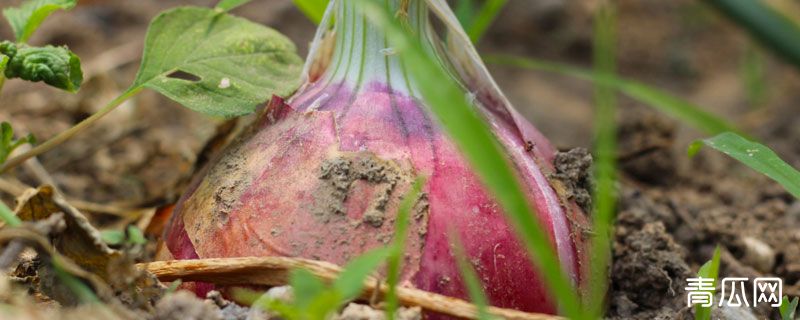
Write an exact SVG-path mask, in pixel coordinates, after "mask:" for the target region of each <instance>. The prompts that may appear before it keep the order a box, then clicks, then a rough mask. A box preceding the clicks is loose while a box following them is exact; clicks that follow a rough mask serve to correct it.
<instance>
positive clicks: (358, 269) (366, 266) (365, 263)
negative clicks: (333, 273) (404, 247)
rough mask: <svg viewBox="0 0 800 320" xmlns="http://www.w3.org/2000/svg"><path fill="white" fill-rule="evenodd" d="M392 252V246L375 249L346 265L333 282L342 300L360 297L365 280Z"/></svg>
mask: <svg viewBox="0 0 800 320" xmlns="http://www.w3.org/2000/svg"><path fill="white" fill-rule="evenodd" d="M390 253H391V248H378V249H373V250H370V251H368V252H367V253H364V254H362V255H360V256H358V257H357V258H355V259H353V260H352V261H350V262H349V263H348V264H347V265H345V267H344V271H342V273H341V274H340V275H339V277H338V278H336V281H334V283H333V288H334V289H335V290H336V291H337V292H338V293H339V295H340V298H341V301H342V302H346V301H349V300H352V299H354V298H356V297H358V295H359V294H360V293H361V289H362V288H363V287H364V280H365V279H366V278H367V277H368V276H369V275H370V274H371V273H372V272H373V271H374V270H375V268H377V267H378V265H380V264H381V263H383V262H384V261H385V260H386V258H387V257H388V256H389V254H390Z"/></svg>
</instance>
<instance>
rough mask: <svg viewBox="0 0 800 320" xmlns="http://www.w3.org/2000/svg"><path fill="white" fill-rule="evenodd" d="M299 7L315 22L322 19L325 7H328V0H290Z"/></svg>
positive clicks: (317, 22)
mask: <svg viewBox="0 0 800 320" xmlns="http://www.w3.org/2000/svg"><path fill="white" fill-rule="evenodd" d="M292 1H294V4H295V5H297V7H298V8H300V11H303V13H304V14H305V15H306V17H308V18H309V19H311V21H313V22H314V23H316V24H319V23H320V22H321V21H322V16H323V15H324V14H325V8H327V7H328V0H292Z"/></svg>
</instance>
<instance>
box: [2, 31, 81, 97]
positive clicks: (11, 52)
mask: <svg viewBox="0 0 800 320" xmlns="http://www.w3.org/2000/svg"><path fill="white" fill-rule="evenodd" d="M0 54H3V55H6V56H8V57H9V58H10V60H9V61H8V64H7V65H6V68H5V70H4V74H5V77H6V78H9V79H11V78H20V79H22V80H27V81H32V82H39V81H41V82H44V83H46V84H49V85H51V86H53V87H56V88H59V89H63V90H66V91H69V92H77V91H78V89H80V87H81V82H83V72H82V71H81V59H80V58H78V56H76V55H75V54H74V53H72V51H69V49H67V47H54V46H44V47H31V46H28V45H25V44H21V45H17V44H14V43H11V42H9V41H3V42H2V43H0Z"/></svg>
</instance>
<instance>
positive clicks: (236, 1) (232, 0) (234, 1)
mask: <svg viewBox="0 0 800 320" xmlns="http://www.w3.org/2000/svg"><path fill="white" fill-rule="evenodd" d="M250 1H253V0H220V1H219V2H218V3H217V6H216V8H217V9H220V10H222V11H231V10H233V9H234V8H236V7H238V6H241V5H243V4H246V3H248V2H250Z"/></svg>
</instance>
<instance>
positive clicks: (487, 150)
mask: <svg viewBox="0 0 800 320" xmlns="http://www.w3.org/2000/svg"><path fill="white" fill-rule="evenodd" d="M358 3H360V4H361V5H362V6H363V9H364V10H365V11H366V16H367V18H368V19H370V20H371V21H372V22H374V23H375V24H376V26H377V27H379V28H381V29H382V30H383V31H384V32H385V33H386V34H387V36H388V38H389V42H390V44H391V45H392V47H393V48H394V49H395V50H396V51H397V52H398V54H399V57H400V59H401V61H402V62H403V64H404V65H405V66H407V68H408V71H409V74H410V76H411V77H412V78H413V79H414V81H415V83H416V84H417V85H418V86H419V88H420V91H421V93H422V96H423V98H424V99H425V102H426V104H427V106H428V107H429V108H430V110H431V112H433V114H434V116H435V117H436V119H437V120H439V123H441V124H442V127H443V128H444V129H445V131H446V132H447V133H448V135H449V136H450V137H451V138H452V139H453V140H454V141H455V142H456V145H457V146H458V147H459V149H460V150H461V151H462V152H463V154H464V155H465V157H466V158H467V159H468V160H469V161H470V163H471V165H472V168H474V169H475V171H476V173H477V174H478V176H479V177H480V178H481V181H482V182H483V183H484V185H485V186H486V187H487V188H488V189H489V190H490V191H491V193H492V195H493V196H495V199H497V201H498V202H499V203H500V204H501V205H502V207H503V209H504V210H503V212H504V213H505V214H506V216H507V218H508V219H509V221H510V222H509V224H510V225H512V226H514V228H515V230H516V231H517V235H518V236H519V238H520V240H521V242H522V243H523V244H524V245H525V249H526V250H527V252H528V253H529V254H530V258H531V261H532V262H533V263H534V264H535V265H536V266H537V267H538V268H539V270H540V271H541V274H545V275H547V276H546V277H543V278H544V279H543V281H545V283H546V284H547V286H548V288H549V289H550V290H551V292H552V293H553V295H554V296H555V298H554V300H555V301H558V303H559V305H560V307H561V310H563V312H564V313H565V315H566V316H568V317H571V318H574V319H578V318H581V317H580V315H581V307H580V303H579V300H578V296H577V294H576V292H575V291H574V290H573V287H572V285H571V284H570V281H569V280H568V279H567V277H566V275H565V274H564V271H563V270H562V269H561V263H560V262H559V260H558V256H557V255H556V253H555V250H554V249H553V247H552V246H551V243H550V239H549V237H548V236H547V234H548V233H547V232H546V231H544V230H543V229H542V227H541V226H540V225H539V222H538V221H537V220H536V218H535V217H536V214H535V213H534V212H533V211H532V208H531V207H530V206H529V205H528V200H527V196H526V195H525V193H523V192H522V191H521V190H522V189H521V187H520V183H519V180H518V179H517V177H516V174H515V172H514V171H513V170H512V169H511V167H510V166H509V164H508V160H507V157H506V156H505V152H503V151H502V150H501V147H500V145H499V142H497V140H496V138H495V136H494V135H493V133H492V131H491V130H490V129H489V126H488V125H487V124H486V123H485V122H484V120H483V118H481V116H480V115H478V114H477V113H476V111H475V110H474V108H473V106H472V105H471V103H470V102H468V101H467V99H466V95H464V94H463V92H462V90H461V88H460V87H459V85H458V84H456V83H455V82H454V80H453V79H452V78H451V77H450V76H449V75H448V73H447V71H445V70H444V69H443V68H441V67H440V66H439V65H438V63H437V62H436V61H435V60H434V58H433V57H431V56H430V55H428V53H427V51H425V49H423V47H422V45H421V44H420V43H419V41H416V40H415V39H414V37H413V36H412V35H410V34H409V33H408V30H406V29H405V28H403V26H402V25H401V24H400V22H398V21H396V19H394V18H393V14H394V13H392V12H389V10H387V9H386V8H385V7H384V5H383V3H384V2H383V1H380V0H359V1H358Z"/></svg>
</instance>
